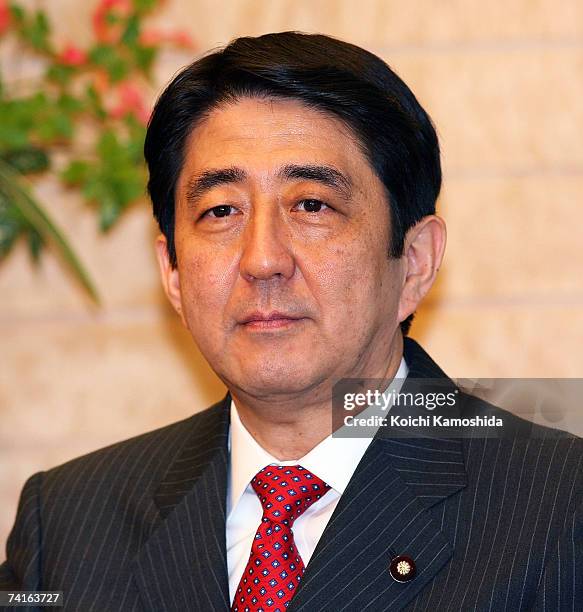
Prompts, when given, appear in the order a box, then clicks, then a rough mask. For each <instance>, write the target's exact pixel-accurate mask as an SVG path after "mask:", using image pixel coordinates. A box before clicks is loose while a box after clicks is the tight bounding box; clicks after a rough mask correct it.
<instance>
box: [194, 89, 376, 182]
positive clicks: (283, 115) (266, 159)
mask: <svg viewBox="0 0 583 612" xmlns="http://www.w3.org/2000/svg"><path fill="white" fill-rule="evenodd" d="M306 162H309V163H321V164H332V165H334V166H336V167H339V168H340V169H341V170H343V171H344V172H346V173H347V174H349V175H350V177H351V178H352V179H353V180H354V182H355V183H358V182H360V181H369V180H371V178H372V176H373V175H374V173H373V171H372V168H371V167H370V165H369V163H368V160H367V159H366V158H365V156H364V154H363V152H362V151H361V146H360V144H359V141H358V139H357V137H356V135H355V134H354V133H353V132H352V130H351V129H350V128H349V127H348V126H347V125H346V124H345V123H344V122H342V121H341V120H340V119H337V118H336V117H334V116H333V115H331V114H329V113H326V112H324V111H320V110H316V109H313V108H310V107H308V106H307V105H305V104H303V103H302V102H299V101H297V100H287V99H273V98H269V99H263V98H243V99H240V100H237V101H236V102H229V103H226V104H223V105H220V106H219V107H217V108H215V109H213V110H212V111H211V112H210V114H209V115H208V116H207V117H206V118H205V119H203V120H202V121H201V122H200V123H199V124H198V125H197V126H196V127H195V128H194V129H193V131H192V133H191V134H190V136H189V138H188V141H187V146H186V150H185V157H184V165H183V173H182V174H183V177H184V176H187V175H192V173H195V172H198V171H202V170H206V169H209V168H217V167H228V166H233V165H237V166H240V167H245V169H246V170H247V171H248V172H249V173H250V174H254V173H257V174H262V175H265V176H267V175H271V174H275V173H276V171H277V168H279V167H281V166H282V165H284V164H288V163H306Z"/></svg>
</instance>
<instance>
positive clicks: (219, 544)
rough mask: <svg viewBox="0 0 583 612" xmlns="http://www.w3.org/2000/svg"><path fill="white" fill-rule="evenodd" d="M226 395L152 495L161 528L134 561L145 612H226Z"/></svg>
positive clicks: (200, 418)
mask: <svg viewBox="0 0 583 612" xmlns="http://www.w3.org/2000/svg"><path fill="white" fill-rule="evenodd" d="M229 405H230V396H229V395H227V396H226V397H225V399H224V400H223V401H221V402H219V403H218V404H216V405H215V406H213V407H212V408H210V409H209V410H207V411H205V412H204V413H201V414H200V415H196V416H195V417H194V419H195V420H196V429H195V430H194V431H193V434H192V436H191V437H190V439H189V440H187V442H186V444H185V445H184V447H183V449H182V450H181V452H180V453H179V454H178V456H177V458H176V460H175V461H174V463H173V464H172V466H171V467H170V469H169V470H168V472H167V474H166V476H165V477H164V480H163V482H161V483H160V485H159V487H158V490H157V491H156V494H155V498H154V499H155V502H156V505H157V506H158V509H159V512H160V516H161V519H162V520H161V523H160V525H159V526H158V528H157V529H156V530H155V531H154V532H153V534H152V535H151V536H150V538H149V539H148V541H147V542H146V544H145V545H144V546H143V547H142V549H141V550H140V552H139V554H138V555H137V557H136V559H135V561H134V567H133V573H134V577H135V580H136V583H137V585H138V588H139V590H140V593H141V595H142V599H143V602H144V604H145V606H146V609H148V610H188V609H196V610H221V609H224V610H226V609H228V608H229V586H228V574H227V563H226V547H225V513H226V486H227V465H228V463H227V459H228V457H227V436H228V428H229Z"/></svg>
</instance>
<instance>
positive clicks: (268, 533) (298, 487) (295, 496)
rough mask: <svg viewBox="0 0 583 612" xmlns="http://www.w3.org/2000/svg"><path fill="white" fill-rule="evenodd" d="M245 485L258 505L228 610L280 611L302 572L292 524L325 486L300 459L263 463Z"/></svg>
mask: <svg viewBox="0 0 583 612" xmlns="http://www.w3.org/2000/svg"><path fill="white" fill-rule="evenodd" d="M251 485H252V486H253V488H254V489H255V493H257V497H259V501H260V502H261V505H262V506H263V516H262V518H261V523H260V525H259V528H258V529H257V533H256V534H255V538H254V539H253V544H252V546H251V554H250V556H249V561H248V562H247V567H246V568H245V571H244V572H243V576H241V581H240V582H239V586H238V587H237V591H236V593H235V598H234V600H233V606H232V608H231V610H232V612H262V611H265V612H283V610H284V609H285V608H287V607H288V605H289V602H290V601H291V599H292V597H293V596H294V593H295V591H296V589H297V587H298V585H299V583H300V580H301V578H302V574H303V573H304V569H305V567H304V563H303V561H302V558H301V557H300V554H299V552H298V551H297V549H296V545H295V542H294V534H293V532H292V525H293V523H294V521H295V520H296V519H297V518H298V516H300V515H301V514H303V513H304V512H305V511H306V510H307V509H308V508H309V507H310V506H311V505H312V504H313V503H314V502H316V501H317V500H319V499H320V498H321V497H322V495H324V494H325V493H326V492H327V491H328V490H329V489H330V486H329V485H327V484H326V483H325V482H324V481H323V480H321V479H320V478H318V477H317V476H315V475H314V474H312V473H311V472H310V471H308V470H306V469H305V468H303V467H302V466H301V465H292V466H282V465H268V466H267V467H264V468H263V469H262V470H260V471H259V472H257V475H256V476H255V478H253V480H252V481H251Z"/></svg>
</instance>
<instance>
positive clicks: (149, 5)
mask: <svg viewBox="0 0 583 612" xmlns="http://www.w3.org/2000/svg"><path fill="white" fill-rule="evenodd" d="M157 4H158V0H134V8H135V9H136V11H137V12H138V13H140V14H143V13H147V12H149V11H151V10H152V9H153V8H155V7H156V5H157Z"/></svg>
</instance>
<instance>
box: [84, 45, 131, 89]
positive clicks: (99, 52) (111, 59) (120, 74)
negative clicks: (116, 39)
mask: <svg viewBox="0 0 583 612" xmlns="http://www.w3.org/2000/svg"><path fill="white" fill-rule="evenodd" d="M89 59H90V60H91V61H92V62H93V63H94V64H96V65H97V66H101V67H102V68H105V70H106V71H107V74H108V75H109V77H110V79H111V80H112V81H114V82H118V81H121V80H123V79H124V78H125V77H126V75H127V74H128V72H129V66H128V63H127V61H126V60H125V59H124V58H123V57H122V56H121V55H120V53H119V52H118V51H117V49H116V48H115V47H113V46H112V45H96V46H95V47H93V49H92V50H91V51H90V52H89Z"/></svg>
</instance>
